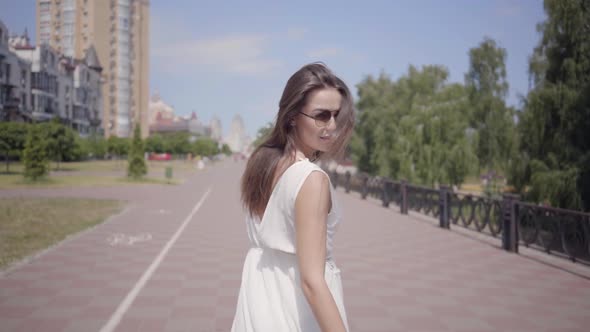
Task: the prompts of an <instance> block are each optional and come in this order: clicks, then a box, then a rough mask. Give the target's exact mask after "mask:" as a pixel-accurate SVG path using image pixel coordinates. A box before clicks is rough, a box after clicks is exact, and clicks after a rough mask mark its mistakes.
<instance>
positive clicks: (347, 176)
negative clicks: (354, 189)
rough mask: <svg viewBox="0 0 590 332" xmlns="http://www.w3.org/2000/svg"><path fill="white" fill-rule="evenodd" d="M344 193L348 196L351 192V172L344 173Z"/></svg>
mask: <svg viewBox="0 0 590 332" xmlns="http://www.w3.org/2000/svg"><path fill="white" fill-rule="evenodd" d="M344 191H345V192H346V193H347V194H348V193H349V192H350V172H349V171H346V173H344Z"/></svg>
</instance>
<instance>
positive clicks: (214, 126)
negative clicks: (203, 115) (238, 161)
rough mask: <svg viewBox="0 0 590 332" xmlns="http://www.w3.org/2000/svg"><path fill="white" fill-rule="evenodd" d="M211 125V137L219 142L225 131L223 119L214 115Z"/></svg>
mask: <svg viewBox="0 0 590 332" xmlns="http://www.w3.org/2000/svg"><path fill="white" fill-rule="evenodd" d="M210 127H211V138H212V139H214V140H216V141H218V142H219V141H221V138H222V135H223V131H222V129H221V121H219V119H218V118H217V117H216V116H214V117H213V118H212V119H211V123H210Z"/></svg>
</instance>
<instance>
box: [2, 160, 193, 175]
mask: <svg viewBox="0 0 590 332" xmlns="http://www.w3.org/2000/svg"><path fill="white" fill-rule="evenodd" d="M194 165H195V164H194V162H193V163H191V162H187V161H183V160H171V161H147V166H148V169H149V170H152V171H153V170H162V172H163V170H164V169H165V168H166V167H167V166H172V167H173V168H174V170H179V171H185V172H189V171H194V170H195V167H194ZM23 170H24V166H23V164H22V163H20V162H18V163H14V162H12V163H10V165H9V172H8V173H7V172H6V164H5V163H4V162H2V163H0V175H7V174H22V172H23ZM50 170H51V171H56V170H57V163H55V162H51V163H50ZM59 170H60V171H62V172H76V171H84V172H113V171H127V160H124V159H122V160H93V161H79V162H67V163H60V164H59Z"/></svg>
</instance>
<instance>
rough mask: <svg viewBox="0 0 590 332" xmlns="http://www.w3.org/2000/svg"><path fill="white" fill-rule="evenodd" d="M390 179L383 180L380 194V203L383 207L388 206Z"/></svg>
mask: <svg viewBox="0 0 590 332" xmlns="http://www.w3.org/2000/svg"><path fill="white" fill-rule="evenodd" d="M390 192H391V181H389V180H385V181H383V192H382V196H381V200H382V205H383V207H389V202H391V197H390V196H391V195H390Z"/></svg>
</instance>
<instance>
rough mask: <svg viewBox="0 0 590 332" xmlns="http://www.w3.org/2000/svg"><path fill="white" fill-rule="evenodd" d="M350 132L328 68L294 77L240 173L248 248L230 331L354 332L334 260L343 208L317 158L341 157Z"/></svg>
mask: <svg viewBox="0 0 590 332" xmlns="http://www.w3.org/2000/svg"><path fill="white" fill-rule="evenodd" d="M353 126H354V107H353V101H352V96H351V94H350V90H349V89H348V87H347V86H346V84H345V83H344V82H343V81H342V80H341V79H340V78H338V77H337V76H336V75H334V74H333V73H332V72H331V71H330V70H329V69H328V68H327V67H326V66H325V65H324V64H321V63H313V64H309V65H306V66H304V67H302V68H301V69H299V70H298V71H297V72H295V73H294V74H293V75H292V76H291V78H289V80H288V81H287V84H286V86H285V89H284V91H283V95H282V97H281V100H280V102H279V112H278V114H277V118H276V122H275V127H274V129H273V130H272V132H271V133H270V134H269V136H267V138H266V139H265V141H264V142H263V143H262V144H261V145H260V146H259V147H258V148H256V150H255V151H254V153H253V154H252V156H251V157H250V159H249V160H248V164H247V166H246V170H245V171H244V174H243V176H242V184H241V185H242V188H241V190H242V202H243V204H244V206H245V208H246V210H247V212H248V217H247V220H246V224H247V230H248V237H249V239H250V244H251V248H250V249H249V250H248V253H247V255H246V258H245V261H244V268H243V272H242V283H241V287H240V293H239V297H238V303H237V308H236V314H235V317H234V321H233V326H232V331H235V332H243V331H247V332H266V331H268V332H282V331H301V332H309V331H324V332H325V331H348V323H347V318H346V311H345V308H344V299H343V294H342V282H341V278H340V270H339V269H338V268H337V266H336V264H335V262H334V259H333V257H332V249H333V238H334V234H335V231H336V226H337V225H338V222H339V220H340V215H339V211H338V204H337V202H336V200H335V195H334V193H333V187H332V186H331V184H330V179H329V177H328V175H327V174H326V173H325V172H324V171H323V170H322V169H321V168H320V167H318V166H317V165H316V164H315V163H314V162H316V161H318V160H327V159H334V158H339V157H340V156H341V155H342V154H343V151H344V149H345V147H346V144H347V143H348V140H349V139H350V136H351V134H352V129H353Z"/></svg>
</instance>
